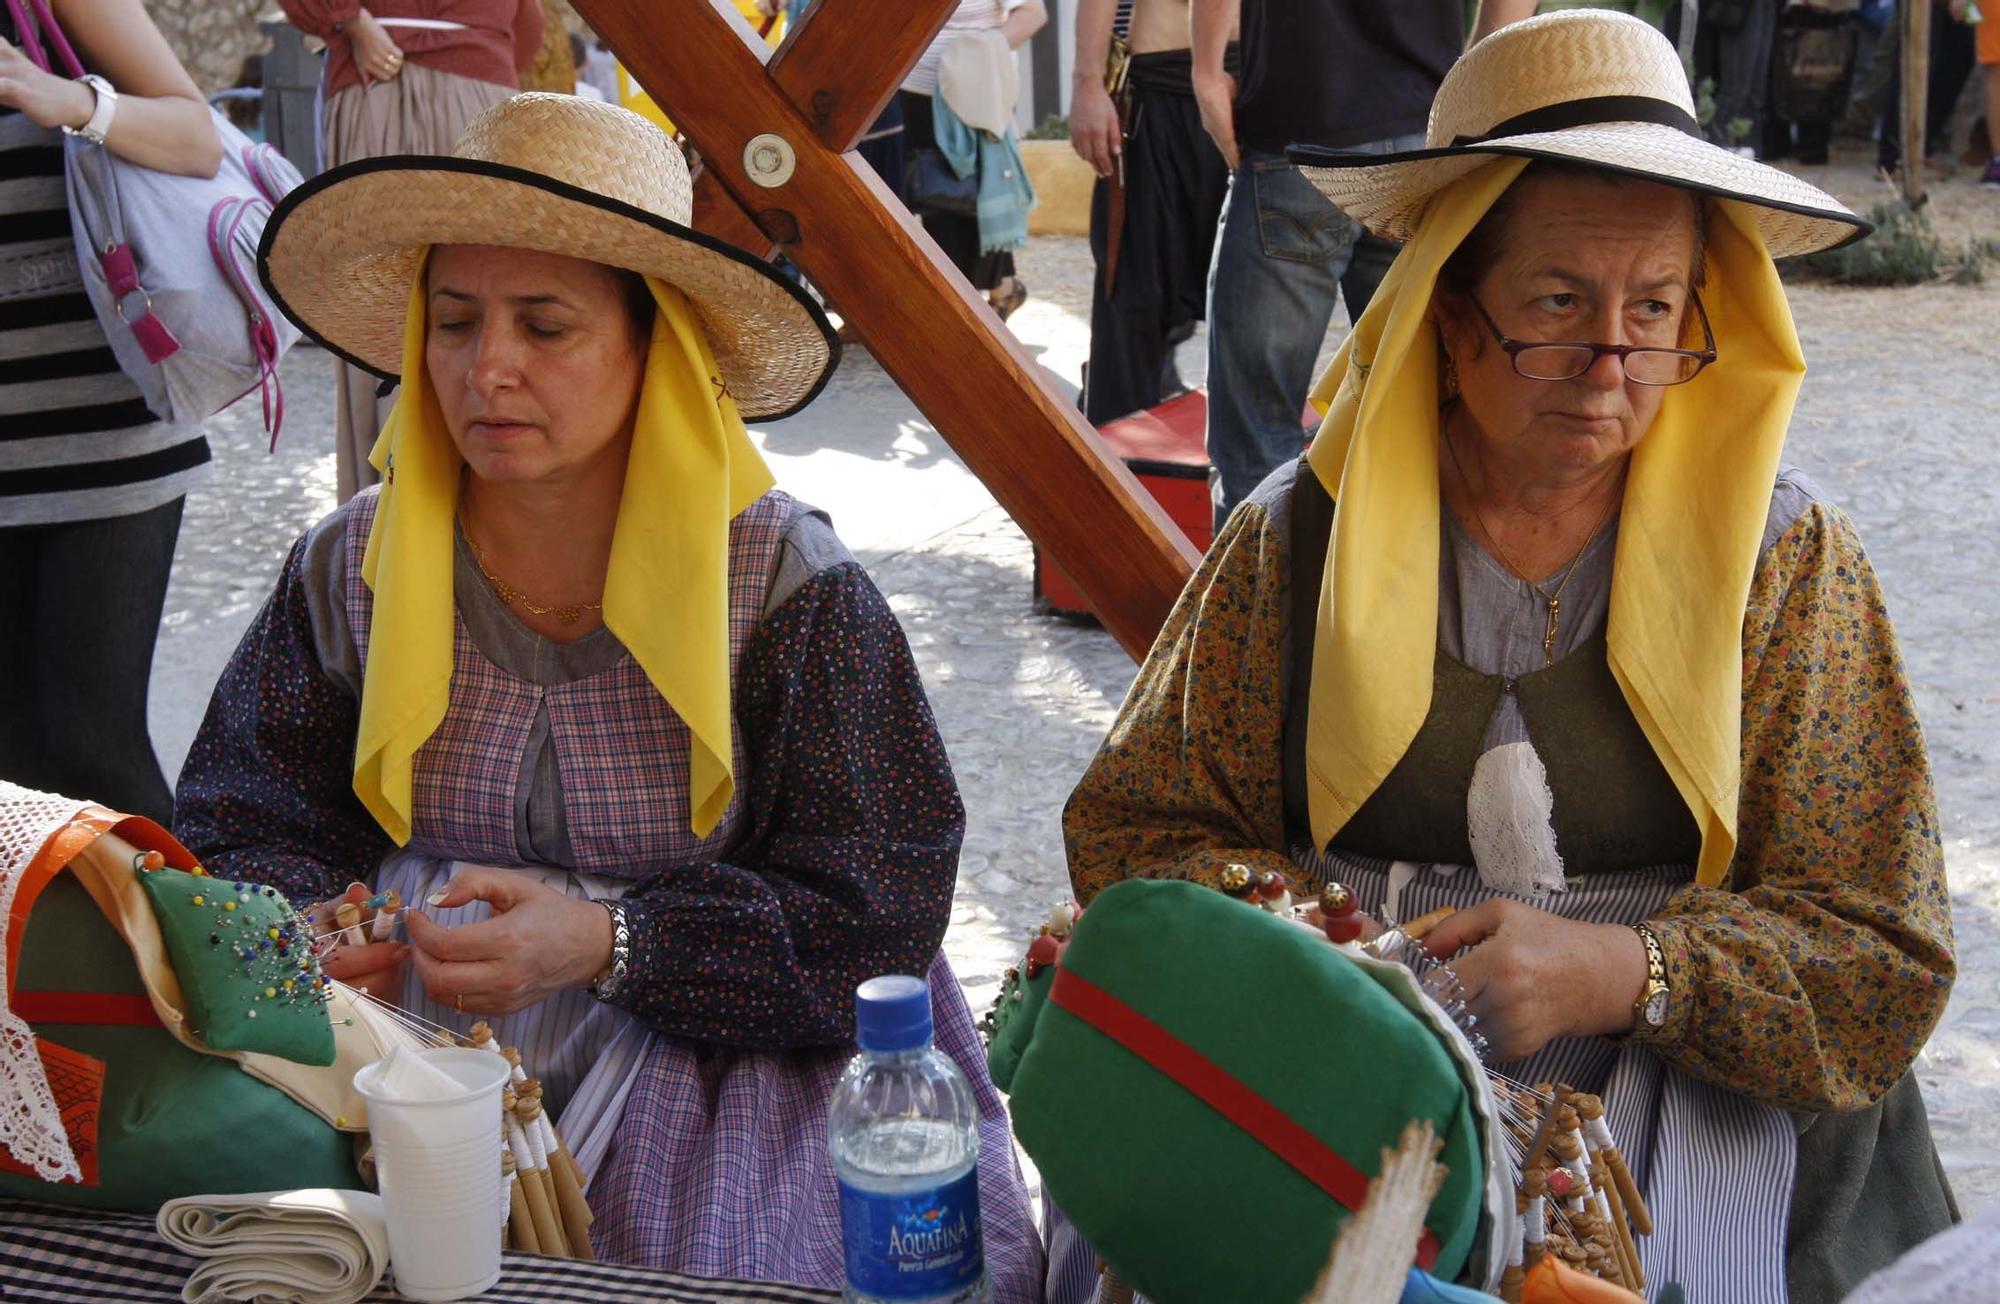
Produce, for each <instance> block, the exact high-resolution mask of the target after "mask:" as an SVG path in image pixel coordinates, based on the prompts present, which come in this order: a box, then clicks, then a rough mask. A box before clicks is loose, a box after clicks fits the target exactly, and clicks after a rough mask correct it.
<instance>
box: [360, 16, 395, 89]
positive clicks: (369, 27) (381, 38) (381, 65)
mask: <svg viewBox="0 0 2000 1304" xmlns="http://www.w3.org/2000/svg"><path fill="white" fill-rule="evenodd" d="M346 32H347V43H348V45H349V47H350V48H352V49H353V51H354V66H355V67H357V68H359V69H361V75H362V77H363V78H365V79H367V80H369V81H393V80H395V78H396V74H398V73H400V72H402V71H403V50H402V47H401V46H399V45H397V44H396V43H395V42H394V41H393V40H391V39H389V33H387V32H386V31H384V30H382V24H380V23H378V22H376V21H375V15H373V14H371V13H369V12H368V11H367V10H366V9H363V10H362V11H361V12H360V13H358V14H356V15H355V16H354V20H353V21H352V22H350V23H348V24H347V27H346Z"/></svg>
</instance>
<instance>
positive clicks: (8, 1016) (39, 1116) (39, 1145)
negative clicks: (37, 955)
mask: <svg viewBox="0 0 2000 1304" xmlns="http://www.w3.org/2000/svg"><path fill="white" fill-rule="evenodd" d="M89 804H90V803H88V802H83V801H78V800H76V799H75V798H73V797H58V796H56V795H55V794H54V793H49V792H36V791H34V790H33V789H31V788H23V787H21V786H20V785H19V784H14V783H8V782H7V781H6V780H4V779H0V927H5V925H6V921H7V920H8V919H10V918H12V916H13V913H14V897H15V894H16V892H17V890H18V889H19V888H20V886H21V879H22V877H23V876H24V875H26V873H27V872H28V866H29V865H30V864H31V863H33V861H34V859H35V857H36V856H37V855H38V854H40V852H41V849H42V844H43V843H45V842H47V841H48V840H49V839H50V838H52V837H54V836H55V834H56V832H57V831H58V830H59V829H61V828H62V827H63V826H64V825H65V824H67V823H69V822H70V819H71V818H72V817H73V816H74V815H75V814H76V813H77V812H78V811H79V810H82V809H83V808H84V807H85V806H87V805H89ZM0 1150H5V1151H6V1152H7V1153H8V1154H10V1155H12V1156H13V1157H14V1158H15V1159H17V1160H19V1161H20V1162H21V1163H24V1164H26V1165H28V1167H30V1168H32V1169H33V1170H34V1171H35V1174H36V1176H38V1177H40V1178H41V1179H42V1180H43V1181H45V1182H60V1181H65V1180H67V1181H71V1182H80V1181H82V1180H83V1170H82V1168H80V1167H79V1166H78V1165H77V1162H76V1154H75V1153H74V1152H73V1151H72V1150H71V1149H70V1144H69V1136H68V1134H67V1133H65V1132H64V1131H63V1121H62V1112H61V1110H59V1109H58V1108H57V1106H56V1097H55V1092H54V1091H52V1090H51V1089H50V1087H49V1075H48V1072H47V1070H46V1069H44V1068H43V1066H42V1057H41V1053H40V1052H39V1051H38V1050H37V1049H36V1047H35V1030H34V1029H33V1028H30V1027H29V1026H28V1024H27V1021H26V1020H25V1019H23V1018H21V1016H20V1015H18V1014H15V1013H14V1012H13V1011H12V1010H11V1009H9V1008H8V1007H7V983H6V981H5V979H4V976H0Z"/></svg>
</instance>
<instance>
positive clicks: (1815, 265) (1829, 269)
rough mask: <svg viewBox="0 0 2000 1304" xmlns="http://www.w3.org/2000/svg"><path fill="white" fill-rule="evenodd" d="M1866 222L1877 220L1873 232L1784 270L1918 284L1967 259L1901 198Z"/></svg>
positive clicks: (1850, 280)
mask: <svg viewBox="0 0 2000 1304" xmlns="http://www.w3.org/2000/svg"><path fill="white" fill-rule="evenodd" d="M1868 220H1869V221H1871V222H1873V223H1875V231H1874V233H1873V234H1871V235H1868V236H1864V237H1863V238H1861V239H1860V240H1857V241H1855V242H1854V243H1853V244H1849V245H1843V246H1842V247H1840V248H1838V249H1827V250H1823V251H1821V252H1819V253H1816V254H1807V255H1806V256H1804V257H1803V258H1795V259H1793V260H1791V262H1790V263H1789V264H1788V265H1787V271H1788V272H1789V273H1790V274H1792V275H1794V276H1803V277H1806V278H1809V279H1814V280H1824V281H1831V282H1832V283H1834V284H1835V285H1921V284H1923V283H1924V282H1926V281H1934V280H1936V279H1937V278H1938V275H1939V273H1940V272H1942V271H1943V270H1944V268H1945V267H1946V265H1947V264H1948V263H1951V262H1954V261H1969V259H1953V258H1951V257H1950V256H1949V255H1948V253H1947V251H1946V250H1945V247H1944V242H1943V241H1942V240H1941V239H1939V237H1938V233H1937V229H1936V228H1935V227H1933V226H1932V225H1931V219H1930V214H1928V213H1926V212H1925V211H1924V210H1923V209H1922V208H1911V207H1910V206H1909V205H1907V204H1904V203H1903V202H1901V201H1900V200H1896V201H1891V202H1889V203H1884V204H1877V205H1875V207H1874V208H1873V209H1871V210H1870V211H1869V214H1868ZM1967 253H1968V254H1970V253H1971V251H1967ZM1975 256H1976V255H1975Z"/></svg>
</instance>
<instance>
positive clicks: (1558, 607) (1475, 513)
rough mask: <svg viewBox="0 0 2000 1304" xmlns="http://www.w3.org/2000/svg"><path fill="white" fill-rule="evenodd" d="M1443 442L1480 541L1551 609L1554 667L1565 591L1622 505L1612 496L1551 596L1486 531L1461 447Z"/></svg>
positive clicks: (1546, 660) (1546, 630) (1547, 646)
mask: <svg viewBox="0 0 2000 1304" xmlns="http://www.w3.org/2000/svg"><path fill="white" fill-rule="evenodd" d="M1443 438H1444V446H1445V451H1446V452H1448V453H1450V454H1451V464H1452V466H1453V467H1455V468H1457V470H1458V480H1459V483H1460V484H1462V485H1464V486H1465V493H1466V500H1467V501H1468V502H1469V503H1470V504H1471V507H1472V524H1473V528H1474V529H1476V530H1478V531H1479V537H1480V538H1481V539H1484V540H1485V541H1486V546H1487V547H1489V548H1491V549H1492V550H1493V555H1494V556H1496V557H1498V558H1499V559H1500V562H1501V564H1502V565H1504V566H1506V568H1507V569H1508V570H1510V571H1512V572H1513V573H1514V574H1515V575H1516V576H1517V577H1519V579H1520V580H1521V582H1522V583H1523V584H1526V585H1527V586H1528V587H1529V588H1531V589H1533V590H1534V591H1535V596H1536V597H1538V598H1540V599H1541V600H1542V602H1543V604H1544V605H1545V606H1546V607H1547V608H1548V623H1547V624H1546V625H1544V626H1543V627H1542V661H1543V664H1544V665H1549V666H1552V665H1554V664H1555V663H1556V631H1557V630H1558V629H1559V628H1561V625H1562V595H1563V590H1564V589H1567V588H1568V587H1569V581H1570V577H1571V576H1573V575H1575V574H1576V568H1577V567H1578V566H1579V565H1581V564H1582V562H1583V554H1584V553H1586V552H1589V551H1590V545H1591V544H1592V543H1593V542H1595V541H1596V539H1597V532H1598V531H1599V530H1602V529H1603V528H1604V523H1605V522H1606V521H1608V520H1610V519H1611V509H1612V508H1614V507H1616V506H1617V505H1618V496H1617V495H1616V494H1614V495H1612V497H1611V499H1610V501H1608V502H1606V503H1605V504H1604V512H1603V514H1602V515H1600V516H1599V517H1598V518H1597V524H1595V525H1593V526H1591V527H1590V533H1589V534H1587V535H1585V536H1584V539H1583V546H1582V547H1580V548H1578V549H1577V550H1576V555H1575V556H1574V557H1571V558H1570V559H1569V565H1568V566H1567V567H1565V568H1564V570H1563V573H1562V579H1561V580H1560V581H1559V582H1558V583H1557V584H1556V591H1555V592H1554V593H1550V592H1548V591H1547V590H1546V589H1544V588H1543V587H1542V586H1541V585H1539V584H1537V583H1535V582H1534V581H1533V580H1531V579H1529V578H1528V573H1527V571H1526V570H1524V569H1523V568H1521V567H1520V566H1517V565H1515V564H1514V559H1513V558H1512V557H1509V556H1508V555H1507V550H1506V549H1504V548H1502V547H1501V546H1500V541H1499V540H1498V539H1496V538H1494V537H1493V533H1492V531H1490V530H1488V529H1487V528H1486V517H1485V514H1484V513H1483V512H1481V511H1480V510H1479V500H1478V498H1477V497H1475V496H1474V495H1473V492H1472V481H1471V480H1470V479H1469V478H1468V477H1467V476H1466V474H1465V463H1463V462H1461V461H1459V460H1458V445H1457V444H1455V443H1453V442H1452V438H1451V435H1450V434H1448V433H1447V434H1445V435H1444V436H1443Z"/></svg>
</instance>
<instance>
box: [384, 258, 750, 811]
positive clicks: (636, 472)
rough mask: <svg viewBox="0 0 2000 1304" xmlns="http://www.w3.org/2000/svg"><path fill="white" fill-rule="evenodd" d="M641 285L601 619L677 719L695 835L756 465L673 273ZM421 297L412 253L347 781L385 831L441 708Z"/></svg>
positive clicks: (441, 533) (449, 610) (447, 598)
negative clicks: (642, 352) (641, 361)
mask: <svg viewBox="0 0 2000 1304" xmlns="http://www.w3.org/2000/svg"><path fill="white" fill-rule="evenodd" d="M428 256H429V255H428V251H427V252H426V255H425V261H427V260H428ZM646 285H647V287H648V288H649V289H651V290H652V292H653V302H654V303H655V304H656V305H657V306H658V308H659V311H658V312H657V313H655V314H654V317H653V334H652V339H651V341H650V343H649V345H648V349H647V354H646V374H645V380H644V383H643V385H642V386H641V388H640V391H639V403H638V409H637V412H636V414H635V415H634V418H633V429H632V451H631V455H630V458H629V460H628V462H627V463H626V468H625V491H624V495H623V497H622V498H621V500H620V501H619V505H618V524H617V527H616V531H615V533H614V535H613V537H612V542H611V563H610V568H609V570H608V571H607V573H606V575H605V579H604V623H605V624H606V625H607V626H609V627H610V629H611V632H612V633H613V634H615V635H616V636H617V638H618V641H619V642H621V643H623V644H624V645H625V648H626V650H627V651H628V652H630V653H631V654H632V656H633V658H634V659H635V660H636V661H638V663H639V665H640V666H641V667H642V668H643V669H644V670H645V672H646V677H647V678H648V679H650V680H651V681H652V683H653V687H654V688H656V689H657V690H659V693H660V695H661V696H662V697H664V698H665V699H666V701H667V704H668V705H669V706H671V707H672V708H673V709H674V711H675V712H676V713H677V714H678V715H679V716H680V717H681V719H682V720H683V721H685V722H686V723H687V726H688V732H689V733H690V734H691V735H692V740H693V758H692V763H691V774H690V788H689V811H688V822H689V825H690V827H691V828H692V829H693V830H694V832H695V833H697V834H699V835H706V834H707V833H709V832H710V831H711V830H712V829H714V827H715V824H716V821H717V820H719V819H720V818H721V817H722V812H723V810H724V809H725V808H726V807H727V806H728V805H729V800H730V797H731V795H732V794H733V793H734V791H735V778H734V775H733V774H732V773H731V766H730V758H731V755H732V747H731V740H730V700H729V697H730V684H729V522H730V521H731V520H732V519H734V518H735V516H736V514H737V513H738V512H740V511H742V510H743V509H744V508H745V507H747V506H749V505H750V504H751V503H753V502H755V501H756V500H757V499H758V498H759V497H760V496H762V495H763V494H764V493H765V492H766V491H768V490H769V489H770V488H771V484H772V480H771V472H770V469H769V468H768V467H766V466H765V465H764V459H763V457H762V456H761V455H760V454H759V453H758V452H757V448H756V446H755V445H754V444H752V443H751V442H750V437H749V435H748V433H747V432H746V431H745V430H744V428H743V420H742V418H741V417H740V416H738V415H737V412H736V404H735V402H734V401H733V400H732V399H730V398H729V397H728V395H727V394H720V395H718V392H717V386H716V384H715V382H714V381H713V379H712V377H714V376H715V375H716V374H717V371H716V366H715V358H714V356H713V355H712V354H711V353H710V351H709V347H708V339H707V337H706V335H705V334H704V333H703V332H702V329H701V325H700V323H699V321H698V320H697V319H696V317H695V315H694V311H693V309H691V308H690V307H689V306H688V302H687V300H686V299H685V298H684V297H683V296H682V295H681V292H680V291H679V290H676V289H674V288H673V287H672V286H669V285H665V284H663V283H661V282H659V281H657V280H654V279H653V278H651V277H647V278H646ZM425 301H426V300H425V292H424V267H423V263H422V262H420V263H419V265H418V268H417V274H416V277H415V279H414V280H413V281H412V283H411V285H410V299H409V305H408V308H407V311H406V315H405V317H404V324H403V377H402V390H401V393H400V396H399V397H398V398H397V400H396V406H395V410H394V411H392V412H391V413H390V414H389V420H388V423H387V424H386V425H384V426H383V428H382V435H381V437H380V438H379V439H378V440H376V442H375V448H374V451H373V452H372V453H371V454H370V457H369V460H370V461H371V462H373V463H374V465H375V467H376V469H377V470H380V471H382V472H383V473H384V479H383V484H382V489H381V499H380V502H379V503H378V504H377V506H376V509H375V524H374V528H373V529H372V530H371V531H370V532H369V536H368V550H367V552H366V554H365V555H364V557H363V559H362V565H361V577H362V579H363V580H365V581H366V582H367V584H368V586H369V588H371V589H372V590H374V593H375V614H374V619H373V621H372V623H371V625H370V628H369V637H368V642H369V648H370V653H371V654H370V656H369V658H368V666H367V669H366V671H365V672H364V675H363V678H362V684H361V722H360V728H359V730H358V732H357V734H356V737H355V743H354V791H355V794H356V795H357V796H359V797H360V798H361V802H362V804H363V805H364V806H366V807H367V808H368V811H369V813H370V814H372V815H373V816H374V817H375V818H376V820H377V821H378V822H380V824H381V825H382V827H383V828H384V829H386V830H387V831H388V833H389V836H390V837H392V838H394V839H395V840H396V842H397V843H398V844H399V845H400V844H404V843H407V842H408V841H409V840H410V800H411V798H410V790H411V776H412V758H413V757H414V756H415V755H416V751H417V749H418V748H419V747H421V746H423V744H424V740H425V739H427V738H429V737H430V736H431V733H432V732H433V731H434V730H435V729H436V728H437V727H438V725H439V724H440V723H441V722H442V721H443V720H444V714H445V706H446V704H447V702H448V701H449V699H450V693H451V663H452V621H453V606H452V552H453V539H452V522H453V517H454V515H455V513H456V512H457V508H458V490H459V469H460V467H461V465H462V462H461V459H460V458H459V455H458V450H457V448H456V446H454V445H453V443H452V441H451V436H450V434H449V433H448V432H447V431H446V429H445V424H444V416H443V413H442V412H441V411H440V410H439V408H438V403H437V396H436V395H435V394H434V393H433V392H432V390H431V387H430V379H429V375H428V372H427V371H426V368H425V365H424V327H425ZM392 467H393V471H391V468H392Z"/></svg>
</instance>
